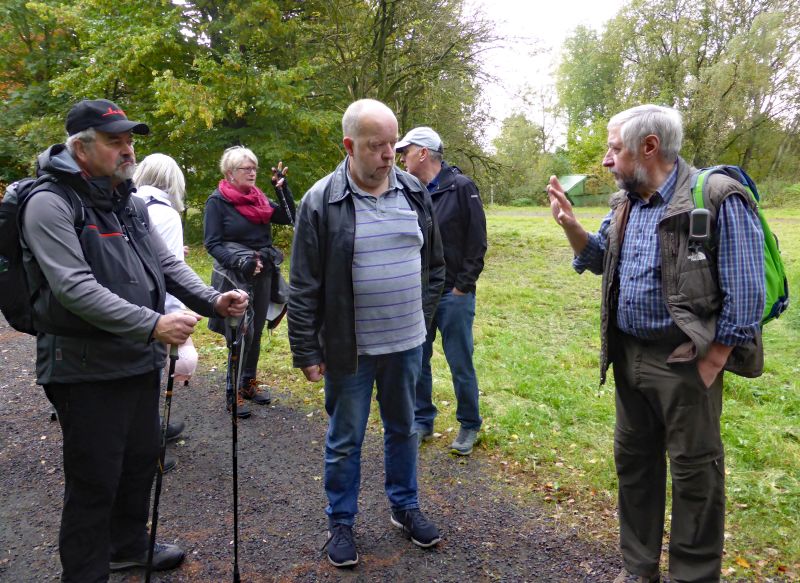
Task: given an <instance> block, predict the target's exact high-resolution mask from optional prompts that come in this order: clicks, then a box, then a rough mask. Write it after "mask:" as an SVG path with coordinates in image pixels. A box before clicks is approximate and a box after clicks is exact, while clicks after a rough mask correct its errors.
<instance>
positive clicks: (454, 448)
mask: <svg viewBox="0 0 800 583" xmlns="http://www.w3.org/2000/svg"><path fill="white" fill-rule="evenodd" d="M477 439H478V430H477V429H464V428H463V427H462V428H461V429H459V430H458V437H456V439H455V441H453V443H451V444H450V452H451V453H454V454H456V455H469V454H471V453H472V446H474V445H475V441H476V440H477Z"/></svg>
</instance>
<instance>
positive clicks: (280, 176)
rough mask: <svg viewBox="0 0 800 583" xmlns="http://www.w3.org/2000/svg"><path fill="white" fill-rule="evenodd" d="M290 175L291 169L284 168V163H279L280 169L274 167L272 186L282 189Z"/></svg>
mask: <svg viewBox="0 0 800 583" xmlns="http://www.w3.org/2000/svg"><path fill="white" fill-rule="evenodd" d="M288 173H289V167H288V166H284V165H283V162H282V161H280V160H279V161H278V167H277V168H276V167H275V166H273V167H272V184H273V185H274V186H275V188H281V187H282V186H283V184H284V183H285V182H286V175H287V174H288Z"/></svg>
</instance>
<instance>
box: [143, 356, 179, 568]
mask: <svg viewBox="0 0 800 583" xmlns="http://www.w3.org/2000/svg"><path fill="white" fill-rule="evenodd" d="M177 360H178V346H177V345H176V344H172V345H170V347H169V378H168V379H167V392H166V393H165V394H164V415H163V419H162V420H161V452H160V453H159V455H158V473H157V474H156V491H155V496H154V498H153V520H152V521H151V524H150V546H149V547H148V549H147V571H146V572H145V576H144V580H145V583H150V576H151V575H152V573H153V551H154V549H155V546H156V528H157V527H158V500H159V498H160V497H161V482H162V480H163V478H164V458H165V457H166V455H167V426H168V425H169V411H170V408H171V407H172V387H173V385H174V383H175V362H176V361H177Z"/></svg>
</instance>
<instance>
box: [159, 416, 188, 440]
mask: <svg viewBox="0 0 800 583" xmlns="http://www.w3.org/2000/svg"><path fill="white" fill-rule="evenodd" d="M160 424H161V420H159V425H160ZM184 429H186V423H184V422H183V421H175V422H172V421H170V422H169V423H167V441H175V440H176V439H178V436H179V435H180V434H181V433H183V430H184Z"/></svg>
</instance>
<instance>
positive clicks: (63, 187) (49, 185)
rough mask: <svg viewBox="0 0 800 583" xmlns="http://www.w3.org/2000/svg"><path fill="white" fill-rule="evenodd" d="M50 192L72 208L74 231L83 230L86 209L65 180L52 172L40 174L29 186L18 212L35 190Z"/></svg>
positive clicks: (79, 197) (20, 211)
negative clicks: (61, 179)
mask: <svg viewBox="0 0 800 583" xmlns="http://www.w3.org/2000/svg"><path fill="white" fill-rule="evenodd" d="M45 190H46V191H48V192H52V193H54V194H57V195H58V196H60V197H61V198H62V199H64V200H65V201H66V202H67V204H69V206H70V208H71V209H72V224H73V225H74V226H75V231H76V232H77V233H78V234H80V232H81V231H82V230H83V225H84V224H85V223H86V211H85V208H84V204H83V199H82V198H81V196H80V195H79V194H78V193H77V192H76V191H75V189H74V188H72V187H71V186H70V185H69V184H67V183H66V182H63V181H60V180H59V179H58V178H57V177H55V176H53V175H52V174H44V175H42V176H40V177H39V178H38V179H37V180H36V183H35V184H34V185H33V186H32V187H31V189H30V190H29V191H28V193H27V195H26V196H25V200H23V201H21V204H20V207H19V213H20V214H21V213H22V210H23V206H24V204H25V203H26V202H27V201H28V200H29V199H30V198H31V197H32V196H33V195H34V194H36V193H37V192H42V191H45Z"/></svg>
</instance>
